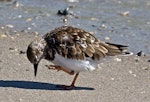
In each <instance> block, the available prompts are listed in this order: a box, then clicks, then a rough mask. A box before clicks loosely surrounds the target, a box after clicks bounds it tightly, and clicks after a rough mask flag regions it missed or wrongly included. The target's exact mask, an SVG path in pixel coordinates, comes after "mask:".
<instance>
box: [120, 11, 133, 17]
mask: <svg viewBox="0 0 150 102" xmlns="http://www.w3.org/2000/svg"><path fill="white" fill-rule="evenodd" d="M129 13H130V11H125V12H121V13H119V14H120V15H121V16H128V15H129Z"/></svg>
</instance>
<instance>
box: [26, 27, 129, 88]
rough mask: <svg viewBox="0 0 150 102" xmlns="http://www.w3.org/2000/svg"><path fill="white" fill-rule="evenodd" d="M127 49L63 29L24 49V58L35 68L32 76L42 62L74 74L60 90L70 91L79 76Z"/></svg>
mask: <svg viewBox="0 0 150 102" xmlns="http://www.w3.org/2000/svg"><path fill="white" fill-rule="evenodd" d="M126 48H127V46H124V45H119V44H112V43H106V42H103V41H101V40H99V39H97V38H96V37H95V36H94V35H92V34H90V33H89V32H87V31H85V30H83V29H79V28H75V27H71V26H62V27H58V28H55V29H54V30H52V31H51V32H49V33H47V34H45V35H44V36H43V37H42V38H39V39H35V40H34V41H32V42H31V43H30V45H29V46H28V49H27V57H28V59H29V61H30V62H31V63H32V64H33V65H34V74H35V76H36V73H37V68H38V64H39V62H40V61H41V59H46V60H48V61H51V62H53V63H54V64H55V65H46V66H47V67H48V68H50V69H54V70H62V71H64V72H66V73H68V74H70V75H74V74H75V77H74V79H73V81H72V84H71V85H70V86H66V85H62V86H59V87H63V88H65V89H73V88H74V87H75V81H76V79H77V77H78V75H79V72H82V71H93V70H95V69H96V68H98V66H97V65H98V63H99V60H100V59H102V58H104V57H106V56H115V55H118V54H122V53H123V52H124V51H125V50H126Z"/></svg>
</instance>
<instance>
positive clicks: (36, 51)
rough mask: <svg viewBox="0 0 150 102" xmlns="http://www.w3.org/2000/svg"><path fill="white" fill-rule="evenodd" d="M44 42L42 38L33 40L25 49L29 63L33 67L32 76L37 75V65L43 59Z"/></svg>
mask: <svg viewBox="0 0 150 102" xmlns="http://www.w3.org/2000/svg"><path fill="white" fill-rule="evenodd" d="M45 46H46V42H45V40H44V39H43V38H40V39H39V38H36V39H34V40H33V41H32V42H31V43H30V44H29V46H28V48H27V57H28V59H29V61H30V62H31V63H32V64H33V65H34V75H35V76H36V74H37V69H38V64H39V62H40V61H41V59H42V58H44V49H45Z"/></svg>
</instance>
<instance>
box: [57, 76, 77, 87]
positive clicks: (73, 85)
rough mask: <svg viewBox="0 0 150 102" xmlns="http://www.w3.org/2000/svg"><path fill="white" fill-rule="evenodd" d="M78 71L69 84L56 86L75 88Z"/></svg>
mask: <svg viewBox="0 0 150 102" xmlns="http://www.w3.org/2000/svg"><path fill="white" fill-rule="evenodd" d="M78 75H79V73H76V75H75V77H74V79H73V81H72V83H71V85H69V86H68V85H57V87H59V88H64V89H65V90H72V89H73V88H75V82H76V80H77V77H78Z"/></svg>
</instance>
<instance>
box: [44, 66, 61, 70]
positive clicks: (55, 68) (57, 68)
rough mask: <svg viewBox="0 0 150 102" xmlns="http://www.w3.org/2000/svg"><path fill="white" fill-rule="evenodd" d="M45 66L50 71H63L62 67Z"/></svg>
mask: <svg viewBox="0 0 150 102" xmlns="http://www.w3.org/2000/svg"><path fill="white" fill-rule="evenodd" d="M45 66H46V67H48V69H53V70H57V71H60V70H61V67H60V66H56V65H45Z"/></svg>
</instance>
